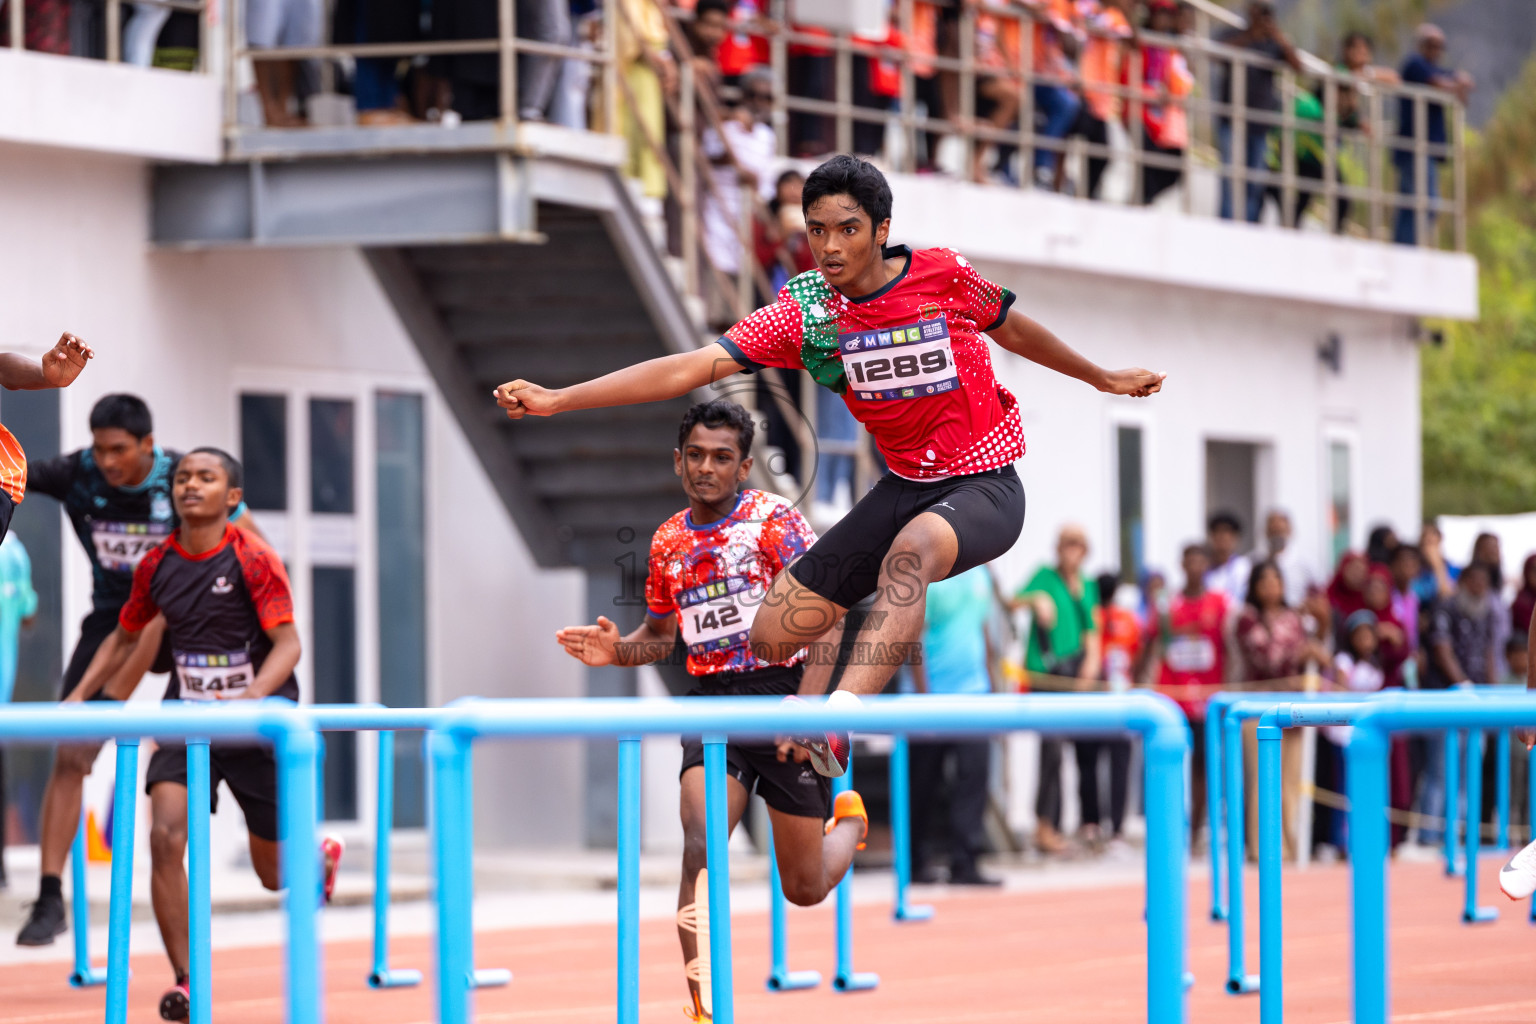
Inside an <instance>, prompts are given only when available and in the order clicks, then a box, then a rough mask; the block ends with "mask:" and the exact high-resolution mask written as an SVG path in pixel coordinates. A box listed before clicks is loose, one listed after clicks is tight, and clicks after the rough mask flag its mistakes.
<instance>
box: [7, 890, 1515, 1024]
mask: <svg viewBox="0 0 1536 1024" xmlns="http://www.w3.org/2000/svg"><path fill="white" fill-rule="evenodd" d="M1496 870H1497V868H1496V867H1495V865H1494V862H1493V861H1492V860H1489V861H1486V862H1485V866H1484V870H1483V872H1482V875H1483V879H1484V882H1485V884H1484V889H1485V893H1484V902H1485V903H1488V904H1494V905H1497V906H1499V907H1500V909H1501V911H1502V916H1501V919H1500V920H1499V921H1498V922H1496V923H1493V924H1487V925H1473V926H1467V925H1463V924H1461V923H1460V912H1459V908H1460V905H1461V891H1462V889H1461V886H1462V883H1461V881H1460V880H1459V879H1457V880H1449V879H1446V878H1445V877H1443V875H1442V874H1441V873H1440V871H1439V870H1438V868H1436V867H1435V866H1434V865H1431V864H1400V865H1396V866H1394V868H1393V869H1392V882H1391V892H1392V908H1393V922H1392V933H1391V941H1392V957H1393V964H1394V968H1395V972H1394V1001H1393V1011H1394V1013H1393V1017H1394V1020H1398V1021H1425V1022H1430V1021H1446V1022H1451V1021H1454V1022H1477V1024H1486V1022H1495V1021H1498V1022H1505V1021H1527V1022H1536V971H1533V970H1532V968H1533V966H1536V927H1533V926H1532V925H1530V924H1529V923H1527V920H1526V911H1527V907H1525V906H1516V905H1514V904H1511V903H1509V902H1508V901H1506V900H1505V899H1504V898H1503V897H1502V896H1501V895H1500V894H1499V893H1498V892H1497V890H1496V888H1495V887H1494V884H1493V876H1494V874H1495V872H1496ZM1248 881H1249V902H1248V906H1249V907H1250V908H1253V907H1256V906H1257V879H1256V877H1255V876H1253V875H1252V874H1250V876H1249V879H1248ZM1205 890H1208V886H1202V885H1201V884H1199V883H1193V884H1191V886H1190V893H1191V899H1190V911H1191V912H1190V940H1191V942H1190V966H1191V968H1192V969H1193V970H1194V972H1195V974H1196V977H1197V979H1198V982H1197V984H1196V986H1195V988H1194V989H1193V990H1192V991H1191V993H1190V1020H1191V1021H1192V1022H1195V1024H1201V1022H1206V1021H1254V1022H1256V1021H1257V1020H1258V1015H1259V1004H1258V997H1257V996H1229V995H1226V994H1225V993H1224V992H1223V990H1222V980H1223V979H1224V977H1225V971H1226V932H1225V929H1224V928H1223V927H1220V926H1217V925H1215V924H1212V923H1211V922H1210V921H1209V920H1208V914H1207V912H1208V907H1209V904H1208V899H1207V896H1206V894H1205ZM1348 897H1349V876H1348V872H1347V869H1345V868H1344V867H1342V866H1341V867H1329V868H1314V869H1313V870H1310V871H1307V872H1305V873H1294V872H1293V873H1289V874H1287V876H1286V918H1287V921H1286V934H1287V946H1286V956H1287V977H1286V1004H1287V1018H1286V1019H1287V1021H1288V1022H1289V1024H1333V1022H1341V1024H1342V1022H1345V1021H1347V1020H1348V1019H1349V963H1350V957H1349V937H1348V928H1347V920H1348V917H1347V915H1348V906H1349V904H1348ZM1141 903H1142V900H1141V890H1140V889H1139V887H1127V886H1123V885H1118V886H1115V887H1113V888H1107V889H1103V890H1097V891H1083V890H1060V891H1050V892H1029V893H998V892H995V891H993V892H967V893H957V894H955V895H953V896H950V897H947V898H944V899H942V900H941V901H940V902H939V904H938V914H937V916H936V917H935V918H934V920H932V921H928V922H923V923H911V924H903V925H897V924H895V923H893V922H892V921H891V920H890V915H889V910H888V908H886V907H882V906H865V907H860V908H858V910H857V911H856V913H855V919H856V932H855V935H856V947H855V949H856V959H857V964H856V966H857V967H858V968H859V969H860V970H865V971H877V972H879V973H880V975H881V984H880V987H879V988H878V989H877V990H875V991H873V992H864V993H856V994H847V995H842V994H837V993H833V992H831V991H829V990H828V988H827V987H826V986H825V985H823V987H822V988H820V989H818V990H815V991H812V992H796V993H781V994H775V993H769V992H767V991H765V990H764V989H763V986H762V979H763V978H764V977H765V976H766V974H767V969H768V955H767V947H768V933H767V929H768V922H767V918H766V916H765V915H762V914H746V915H740V916H738V917H737V919H736V921H735V924H734V929H735V931H734V938H735V945H736V950H737V955H736V982H737V992H738V995H737V1012H738V1017H739V1019H740V1020H742V1021H744V1022H747V1021H751V1022H756V1021H779V1020H785V1019H787V1018H786V1015H793V1018H792V1019H794V1020H796V1021H797V1022H798V1021H807V1022H809V1021H812V1020H816V1021H823V1020H824V1021H828V1022H833V1021H835V1022H837V1024H854V1022H865V1021H869V1022H879V1024H941V1022H943V1024H950V1022H967V1021H974V1022H991V1021H1016V1020H1029V1021H1046V1022H1052V1024H1054V1022H1062V1021H1074V1022H1075V1021H1082V1022H1093V1024H1097V1022H1104V1024H1111V1022H1113V1024H1124V1022H1127V1021H1137V1020H1144V1019H1145V1009H1144V1004H1143V997H1142V992H1143V985H1144V980H1145V968H1144V961H1143V955H1144V949H1143V929H1142V923H1141ZM1255 916H1256V914H1255V912H1254V911H1252V910H1250V922H1251V923H1252V924H1254V925H1255V926H1256V921H1254V917H1255ZM214 927H215V928H218V927H219V925H218V922H217V921H216V922H215V923H214ZM1257 944H1258V934H1257V930H1256V927H1254V928H1252V929H1251V930H1250V935H1249V958H1250V959H1249V970H1250V971H1257V967H1258V945H1257ZM477 945H478V950H479V957H478V959H479V962H480V963H482V964H485V965H487V966H507V967H510V968H512V969H513V971H514V973H515V975H516V977H515V978H514V980H513V983H512V985H511V986H510V987H508V988H505V989H500V990H492V991H486V992H482V993H480V994H479V996H478V1002H477V1005H478V1015H477V1018H476V1019H477V1020H478V1021H480V1022H482V1024H492V1022H527V1024H556V1022H559V1024H572V1022H576V1024H611V1022H612V1020H613V999H614V991H615V980H614V967H613V964H614V943H613V930H612V928H611V927H609V926H603V925H582V926H573V927H553V928H535V929H523V930H517V931H503V932H485V933H482V934H481V935H480V936H479V941H478V944H477ZM430 948H431V945H430V940H429V939H426V938H405V939H400V940H397V941H396V943H395V947H394V951H393V954H394V955H393V961H394V963H396V964H397V965H401V966H418V967H425V966H426V965H427V963H428V958H429V956H430ZM790 954H791V964H790V966H791V967H792V968H795V969H806V968H814V969H816V970H820V971H822V973H823V975H824V976H825V975H830V972H831V968H832V915H831V910H830V906H824V907H819V908H816V909H814V910H807V911H795V910H792V912H791V915H790ZM326 958H327V959H326V975H327V992H328V997H327V999H328V1002H327V1008H328V1016H327V1020H328V1021H330V1022H331V1024H429V1022H432V1021H434V1020H435V1014H434V1010H433V1006H432V998H433V994H432V989H431V987H430V983H429V984H428V985H427V986H424V987H422V988H420V989H415V990H395V991H390V992H374V991H372V990H370V989H369V988H368V987H367V985H366V983H365V981H364V975H365V974H366V972H367V969H368V948H367V945H366V944H365V943H362V942H346V943H335V944H332V945H330V946H328V947H327V950H326ZM213 963H214V986H215V988H214V996H213V999H214V1018H215V1020H216V1021H218V1022H220V1024H225V1022H238V1024H281V1022H282V1020H283V1009H282V997H281V991H282V972H281V965H280V960H279V950H278V949H276V948H275V947H260V948H254V949H241V950H227V951H220V952H217V953H215V954H214V958H213ZM641 963H642V970H641V978H640V994H641V1000H642V1005H641V1019H642V1021H645V1022H657V1024H679V1022H681V1021H682V1020H683V1013H682V1011H683V1006H684V1004H685V1001H686V996H685V992H684V989H683V983H682V966H681V963H680V958H679V955H678V951H677V943H676V938H675V933H674V932H673V930H672V928H671V927H670V926H669V924H668V923H667V922H665V921H648V922H645V923H644V925H643V926H642V929H641ZM133 968H134V976H133V982H132V995H131V1010H130V1013H129V1020H130V1021H133V1022H135V1024H150V1022H154V1021H157V1020H158V1016H157V1014H156V1010H155V1007H156V1001H157V999H158V996H159V993H160V991H161V989H162V988H163V986H164V985H165V984H166V976H167V973H168V969H167V967H166V965H165V961H164V959H163V957H161V956H160V955H158V953H154V954H151V953H146V954H144V955H143V956H136V957H135V958H134V963H133ZM64 971H65V969H64V967H63V966H62V965H59V966H55V965H51V964H50V965H47V966H46V967H39V966H37V965H29V966H25V967H5V968H0V993H3V994H4V998H3V1000H0V1024H95V1022H99V1021H100V1020H101V1017H102V1011H103V1001H104V997H103V995H102V991H101V990H100V989H94V990H90V991H82V992H77V991H73V990H71V989H70V988H68V986H67V985H65V984H64V981H63V975H64ZM429 978H430V975H429Z"/></svg>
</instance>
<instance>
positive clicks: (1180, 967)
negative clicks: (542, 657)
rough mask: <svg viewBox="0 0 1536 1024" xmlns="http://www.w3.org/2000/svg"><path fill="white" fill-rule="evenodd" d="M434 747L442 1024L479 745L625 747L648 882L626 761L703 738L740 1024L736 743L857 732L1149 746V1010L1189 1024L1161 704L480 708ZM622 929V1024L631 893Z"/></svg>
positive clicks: (726, 1021)
mask: <svg viewBox="0 0 1536 1024" xmlns="http://www.w3.org/2000/svg"><path fill="white" fill-rule="evenodd" d="M450 712H451V713H450V714H448V715H446V716H445V717H444V718H443V719H442V721H441V722H440V724H439V725H438V726H437V727H436V728H434V729H433V730H432V732H431V734H430V735H429V737H428V748H429V750H430V753H431V762H432V789H433V796H434V806H435V811H436V827H435V828H434V830H433V831H434V849H435V852H436V864H435V871H436V874H437V885H438V906H437V912H438V950H437V954H438V967H439V970H438V1010H439V1020H440V1021H441V1022H442V1024H466V1022H467V1021H469V1020H470V1019H471V1014H472V1006H471V1002H470V999H471V992H472V991H473V963H474V930H473V920H472V914H473V896H474V893H473V878H472V870H471V869H472V867H473V863H472V857H471V848H472V845H473V844H472V835H473V820H472V815H471V813H470V806H469V802H468V800H467V799H466V786H467V781H468V775H469V758H470V751H471V748H472V745H473V743H474V742H475V741H476V740H477V739H482V738H492V737H502V738H519V737H522V738H533V737H539V738H549V737H571V738H588V737H598V736H607V737H612V738H614V739H616V740H617V741H618V742H619V744H620V758H619V771H620V780H619V787H618V789H619V794H620V799H621V802H622V803H621V806H620V807H619V809H618V812H619V822H620V829H619V832H620V836H621V839H622V842H621V845H620V849H619V861H620V878H621V879H623V878H628V877H631V876H632V875H633V877H638V876H637V875H636V874H634V872H635V870H636V869H635V868H634V867H633V866H632V865H634V864H637V863H638V857H639V827H638V822H639V807H638V772H639V759H638V757H635V756H633V755H626V754H625V753H624V751H625V750H628V749H634V747H635V746H637V745H638V741H639V738H640V737H642V736H646V735H656V734H662V735H676V734H679V733H687V734H696V735H701V736H702V737H703V738H704V748H705V769H706V777H705V790H706V793H705V803H706V815H707V824H706V829H707V832H708V843H707V845H708V852H709V856H710V863H711V865H712V868H713V869H712V870H711V871H710V879H709V882H710V942H711V952H712V960H713V962H712V965H711V966H712V992H713V997H714V998H713V1000H712V1001H713V1009H714V1019H715V1020H716V1021H717V1022H719V1024H734V1021H735V1006H734V999H733V990H732V981H733V978H732V964H731V958H730V950H731V922H730V888H729V886H730V878H729V861H728V860H727V859H726V838H727V837H726V799H725V780H724V767H725V766H724V761H725V737H726V735H727V734H731V735H739V736H744V737H753V736H765V737H768V736H773V735H782V734H784V733H786V732H793V731H797V730H804V729H808V728H809V729H823V728H825V729H836V730H841V731H856V732H890V733H907V732H912V731H922V732H926V733H937V734H945V733H951V734H971V735H975V734H995V733H998V732H1006V731H1010V730H1022V729H1030V730H1043V731H1047V732H1061V733H1076V734H1116V733H1120V732H1125V731H1134V732H1138V733H1140V734H1141V735H1142V737H1143V739H1144V749H1145V750H1146V760H1145V767H1146V786H1145V793H1146V810H1147V821H1148V825H1147V828H1148V834H1147V922H1148V924H1147V1004H1148V1017H1149V1019H1152V1020H1157V1021H1159V1022H1160V1024H1162V1022H1167V1024H1181V1022H1183V1021H1184V1019H1185V1006H1184V960H1185V952H1186V950H1185V922H1184V906H1185V860H1184V854H1185V849H1186V848H1185V842H1184V835H1185V832H1184V828H1183V824H1184V822H1185V820H1186V819H1185V815H1184V787H1183V766H1184V758H1185V755H1186V753H1187V750H1188V729H1187V726H1186V723H1185V721H1184V717H1183V715H1182V714H1181V713H1180V712H1179V711H1178V709H1177V708H1176V707H1174V706H1173V705H1172V704H1171V703H1170V702H1168V701H1166V700H1164V699H1162V698H1159V697H1156V696H1153V695H1151V694H1129V695H1123V696H1109V695H1105V696H1096V695H1095V696H1091V697H1085V696H1082V695H1076V696H1071V697H1057V696H1044V695H1028V696H986V697H972V698H962V697H945V698H939V697H927V696H924V697H917V698H912V697H890V698H875V699H870V700H867V701H865V702H864V704H863V705H862V706H861V707H857V708H846V709H829V708H826V707H815V708H812V709H810V710H804V709H785V708H784V707H783V705H782V703H781V702H779V701H775V700H772V699H769V698H729V697H722V698H717V699H714V700H709V701H678V700H647V701H635V700H632V699H629V700H626V699H590V698H589V699H585V700H520V701H518V700H511V701H509V700H497V701H475V702H471V703H464V704H460V705H458V706H456V707H454V708H452V709H450ZM621 897H622V898H621V899H620V901H619V925H618V970H619V978H620V984H619V992H620V996H621V998H620V1003H619V1006H618V1012H617V1019H618V1021H619V1022H620V1024H635V1022H636V1021H638V1018H639V996H638V986H637V985H636V984H634V983H633V982H632V981H631V980H630V979H633V978H635V977H637V971H638V969H639V965H638V952H639V938H638V937H639V913H638V900H637V898H635V895H634V894H633V891H632V890H630V891H628V892H625V889H624V887H623V886H621Z"/></svg>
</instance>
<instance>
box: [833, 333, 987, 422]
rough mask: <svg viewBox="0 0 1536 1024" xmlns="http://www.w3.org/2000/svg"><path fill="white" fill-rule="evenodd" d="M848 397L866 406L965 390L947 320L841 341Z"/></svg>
mask: <svg viewBox="0 0 1536 1024" xmlns="http://www.w3.org/2000/svg"><path fill="white" fill-rule="evenodd" d="M837 343H838V348H839V349H840V350H841V352H842V355H843V370H844V372H845V373H846V374H847V376H848V393H849V394H851V395H853V396H854V397H855V398H859V399H862V400H863V401H866V402H883V401H889V400H891V399H898V400H899V399H904V398H923V397H925V396H927V395H938V394H943V393H945V392H948V391H954V390H955V389H956V388H958V387H959V386H960V377H959V375H958V373H957V372H956V370H955V353H954V350H953V349H952V348H951V347H950V343H949V324H948V323H946V322H945V320H944V317H943V315H942V314H941V315H939V316H938V317H936V318H935V319H932V320H919V321H918V322H917V323H912V324H906V325H905V326H902V327H894V328H892V329H890V330H887V331H849V332H847V333H845V334H840V335H838V338H837Z"/></svg>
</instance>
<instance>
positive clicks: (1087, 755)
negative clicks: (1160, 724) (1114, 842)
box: [1072, 740, 1131, 836]
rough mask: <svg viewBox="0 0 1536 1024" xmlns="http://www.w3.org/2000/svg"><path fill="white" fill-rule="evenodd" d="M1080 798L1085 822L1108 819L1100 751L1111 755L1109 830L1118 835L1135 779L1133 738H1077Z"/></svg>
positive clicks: (1075, 745)
mask: <svg viewBox="0 0 1536 1024" xmlns="http://www.w3.org/2000/svg"><path fill="white" fill-rule="evenodd" d="M1072 746H1073V749H1074V750H1075V752H1076V754H1077V799H1078V803H1080V804H1081V805H1082V810H1083V814H1082V818H1083V824H1084V825H1099V824H1101V823H1102V822H1103V821H1104V815H1103V810H1102V808H1101V807H1100V806H1099V755H1100V754H1108V755H1109V834H1110V835H1111V836H1118V835H1119V834H1120V829H1121V827H1122V826H1123V825H1124V824H1125V797H1126V793H1127V791H1128V790H1129V788H1130V781H1131V741H1130V740H1077V741H1076V742H1074V743H1073V744H1072Z"/></svg>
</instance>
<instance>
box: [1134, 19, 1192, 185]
mask: <svg viewBox="0 0 1536 1024" xmlns="http://www.w3.org/2000/svg"><path fill="white" fill-rule="evenodd" d="M1179 20H1180V18H1179V5H1178V4H1176V3H1175V2H1174V0H1152V3H1151V4H1149V5H1148V7H1147V22H1146V29H1147V31H1149V32H1155V33H1157V34H1159V35H1164V36H1168V35H1174V34H1176V33H1178V31H1179ZM1139 43H1140V46H1141V84H1142V87H1143V89H1144V91H1145V92H1146V98H1145V99H1144V100H1143V101H1142V108H1141V120H1142V131H1141V151H1142V152H1143V153H1144V154H1147V155H1149V156H1157V157H1165V158H1168V159H1172V160H1179V161H1182V160H1183V158H1184V150H1185V149H1186V148H1187V147H1188V146H1189V113H1188V111H1187V110H1186V109H1185V107H1184V101H1185V99H1186V98H1187V97H1188V96H1189V94H1190V93H1192V92H1193V91H1194V89H1195V76H1194V75H1193V74H1192V73H1191V72H1190V70H1189V62H1188V61H1187V60H1186V59H1185V57H1184V54H1182V53H1180V52H1179V51H1178V50H1176V49H1174V48H1173V47H1171V46H1164V45H1162V44H1160V43H1151V42H1147V41H1145V40H1140V41H1139ZM1130 68H1131V65H1130V64H1129V63H1127V64H1126V65H1125V66H1124V69H1123V70H1124V71H1125V72H1126V73H1127V74H1128V73H1129V71H1130ZM1125 113H1126V116H1127V117H1129V115H1130V108H1129V106H1127V107H1126V111H1125ZM1183 176H1184V172H1183V171H1182V170H1181V169H1180V168H1178V167H1163V166H1156V167H1154V166H1152V165H1151V164H1143V165H1142V167H1141V201H1142V202H1143V203H1145V204H1148V205H1150V204H1151V203H1152V201H1153V200H1155V199H1156V198H1157V197H1158V196H1160V195H1162V194H1163V193H1164V192H1166V191H1167V190H1168V189H1170V188H1172V187H1173V186H1175V185H1177V184H1178V183H1179V179H1181V178H1182V177H1183Z"/></svg>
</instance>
